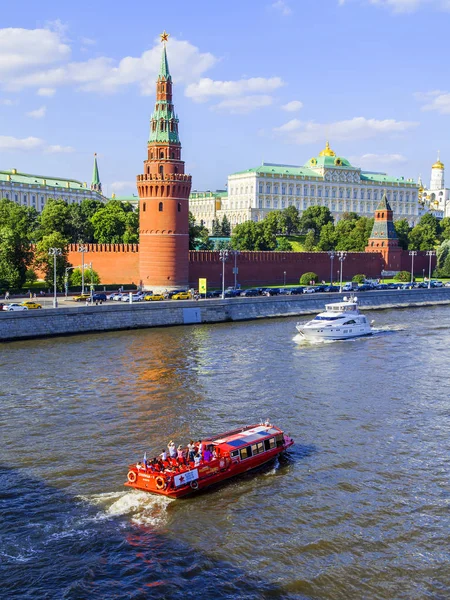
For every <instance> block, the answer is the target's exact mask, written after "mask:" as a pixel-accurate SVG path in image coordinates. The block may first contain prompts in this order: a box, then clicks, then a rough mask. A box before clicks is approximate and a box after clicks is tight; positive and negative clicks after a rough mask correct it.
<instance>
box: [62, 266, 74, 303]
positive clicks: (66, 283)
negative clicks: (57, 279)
mask: <svg viewBox="0 0 450 600" xmlns="http://www.w3.org/2000/svg"><path fill="white" fill-rule="evenodd" d="M71 269H75V267H66V270H65V271H64V289H65V296H66V299H67V294H68V292H69V271H70V270H71Z"/></svg>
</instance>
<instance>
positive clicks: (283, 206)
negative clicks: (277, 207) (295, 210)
mask: <svg viewBox="0 0 450 600" xmlns="http://www.w3.org/2000/svg"><path fill="white" fill-rule="evenodd" d="M281 208H286V200H282V201H281Z"/></svg>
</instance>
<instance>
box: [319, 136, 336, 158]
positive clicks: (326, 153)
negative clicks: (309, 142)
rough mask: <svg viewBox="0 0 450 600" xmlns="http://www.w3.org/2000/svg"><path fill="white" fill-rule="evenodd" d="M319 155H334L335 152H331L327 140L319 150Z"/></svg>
mask: <svg viewBox="0 0 450 600" xmlns="http://www.w3.org/2000/svg"><path fill="white" fill-rule="evenodd" d="M319 156H336V152H333V150H332V149H331V148H330V143H329V142H328V140H327V143H326V144H325V149H324V150H322V152H320V154H319Z"/></svg>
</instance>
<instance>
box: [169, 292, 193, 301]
mask: <svg viewBox="0 0 450 600" xmlns="http://www.w3.org/2000/svg"><path fill="white" fill-rule="evenodd" d="M190 299H191V292H189V291H187V290H186V291H184V292H178V293H176V294H174V295H173V296H172V300H190Z"/></svg>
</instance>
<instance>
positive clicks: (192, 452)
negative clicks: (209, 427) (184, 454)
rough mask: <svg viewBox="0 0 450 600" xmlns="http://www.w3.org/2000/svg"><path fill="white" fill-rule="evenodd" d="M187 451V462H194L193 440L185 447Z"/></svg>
mask: <svg viewBox="0 0 450 600" xmlns="http://www.w3.org/2000/svg"><path fill="white" fill-rule="evenodd" d="M187 449H188V453H189V454H188V456H189V460H190V461H193V460H194V456H195V444H194V440H191V441H190V442H189V444H188V445H187Z"/></svg>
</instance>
